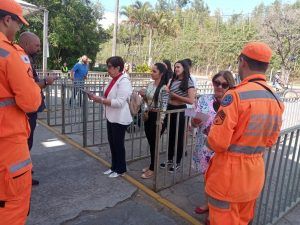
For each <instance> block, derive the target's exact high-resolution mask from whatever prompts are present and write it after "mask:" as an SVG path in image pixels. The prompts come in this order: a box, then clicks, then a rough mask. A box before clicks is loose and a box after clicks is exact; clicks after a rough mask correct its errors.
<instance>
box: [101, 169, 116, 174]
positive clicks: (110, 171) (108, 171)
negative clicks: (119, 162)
mask: <svg viewBox="0 0 300 225" xmlns="http://www.w3.org/2000/svg"><path fill="white" fill-rule="evenodd" d="M113 172H114V171H112V170H111V169H109V170H106V171H105V172H103V174H104V175H109V174H111V173H113Z"/></svg>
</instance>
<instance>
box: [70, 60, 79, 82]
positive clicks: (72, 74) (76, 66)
mask: <svg viewBox="0 0 300 225" xmlns="http://www.w3.org/2000/svg"><path fill="white" fill-rule="evenodd" d="M77 70H78V63H76V64H75V66H74V67H73V68H72V69H71V72H70V79H71V80H74V73H75V72H76V71H77Z"/></svg>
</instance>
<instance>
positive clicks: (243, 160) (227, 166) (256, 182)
mask: <svg viewBox="0 0 300 225" xmlns="http://www.w3.org/2000/svg"><path fill="white" fill-rule="evenodd" d="M253 79H259V81H255V82H259V83H261V84H263V85H265V86H267V84H266V81H265V76H264V75H260V74H257V75H251V76H249V77H247V78H246V79H244V80H243V82H242V83H241V84H240V85H238V86H237V87H236V88H234V89H231V90H229V91H228V92H227V93H226V94H225V96H224V98H223V100H222V103H221V107H220V109H219V111H218V113H217V115H216V117H215V119H214V125H213V126H212V127H211V130H210V132H209V136H208V138H207V146H208V147H209V148H210V149H211V150H213V151H214V152H215V155H214V157H213V158H212V159H211V162H210V166H209V168H208V170H207V172H206V192H207V194H208V195H209V196H211V197H213V198H215V199H218V200H223V201H227V202H247V201H252V200H254V199H256V198H257V197H258V195H259V194H260V192H261V190H262V187H263V184H264V174H265V171H264V160H263V152H264V151H265V149H266V147H271V146H272V145H274V143H275V142H276V141H277V138H278V135H279V133H280V127H281V124H282V118H281V117H282V113H283V110H284V106H283V104H282V102H280V100H279V99H278V98H277V99H278V100H279V102H277V101H276V99H275V97H274V96H273V95H272V94H271V93H270V92H269V91H267V90H266V89H265V88H264V87H262V86H260V85H259V84H257V83H254V82H252V81H251V82H249V80H253Z"/></svg>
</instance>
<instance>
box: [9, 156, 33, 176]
mask: <svg viewBox="0 0 300 225" xmlns="http://www.w3.org/2000/svg"><path fill="white" fill-rule="evenodd" d="M29 164H31V159H30V158H29V159H26V160H25V161H23V162H20V163H18V164H15V165H12V166H11V167H10V168H9V172H11V173H15V172H17V171H18V170H20V169H22V168H24V167H26V166H28V165H29Z"/></svg>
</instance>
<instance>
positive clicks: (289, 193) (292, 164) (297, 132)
mask: <svg viewBox="0 0 300 225" xmlns="http://www.w3.org/2000/svg"><path fill="white" fill-rule="evenodd" d="M293 133H294V132H293ZM298 139H299V130H297V131H296V140H295V143H294V151H293V157H292V160H291V167H290V173H289V177H288V183H287V189H286V190H287V191H286V193H285V196H286V198H285V201H284V205H287V204H290V203H291V202H292V201H291V198H290V196H291V193H292V186H290V183H291V176H292V173H293V168H294V164H295V156H296V149H297V145H298ZM295 172H296V171H295ZM289 190H290V191H289Z"/></svg>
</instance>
